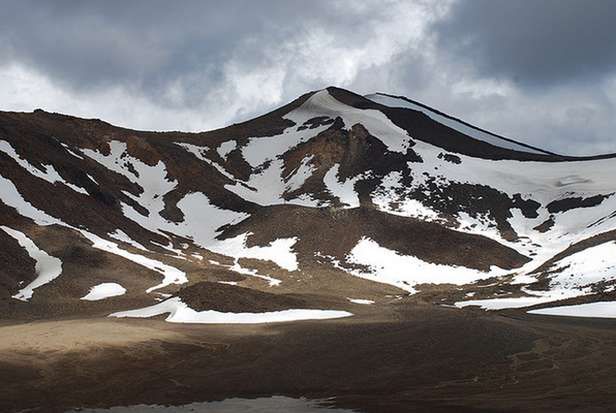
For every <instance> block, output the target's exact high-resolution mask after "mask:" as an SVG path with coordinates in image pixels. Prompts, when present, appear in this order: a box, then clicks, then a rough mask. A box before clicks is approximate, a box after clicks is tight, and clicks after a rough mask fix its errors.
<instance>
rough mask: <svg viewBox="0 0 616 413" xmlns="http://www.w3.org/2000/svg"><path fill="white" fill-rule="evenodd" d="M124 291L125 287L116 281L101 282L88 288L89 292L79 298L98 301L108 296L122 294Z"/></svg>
mask: <svg viewBox="0 0 616 413" xmlns="http://www.w3.org/2000/svg"><path fill="white" fill-rule="evenodd" d="M125 293H126V288H124V287H122V286H121V285H120V284H118V283H102V284H98V285H95V286H94V287H92V288H90V292H88V293H87V294H86V295H84V296H83V297H81V298H80V300H85V301H98V300H104V299H105V298H109V297H117V296H119V295H124V294H125Z"/></svg>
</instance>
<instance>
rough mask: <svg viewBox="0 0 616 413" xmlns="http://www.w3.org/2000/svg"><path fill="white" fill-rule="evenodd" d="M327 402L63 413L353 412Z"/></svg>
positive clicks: (285, 400)
mask: <svg viewBox="0 0 616 413" xmlns="http://www.w3.org/2000/svg"><path fill="white" fill-rule="evenodd" d="M327 405H328V402H327V400H308V399H304V398H299V399H293V398H290V397H282V396H273V397H261V398H257V399H239V398H233V399H226V400H222V401H216V402H200V403H191V404H185V405H183V406H160V405H145V404H139V405H135V406H116V407H111V408H109V409H75V410H68V411H67V412H66V413H270V412H289V413H325V412H328V413H329V412H332V413H352V412H353V410H346V409H335V408H330V407H327Z"/></svg>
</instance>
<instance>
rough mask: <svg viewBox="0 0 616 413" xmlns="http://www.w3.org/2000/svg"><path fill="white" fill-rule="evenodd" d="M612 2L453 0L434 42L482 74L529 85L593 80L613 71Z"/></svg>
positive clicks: (615, 15) (615, 13)
mask: <svg viewBox="0 0 616 413" xmlns="http://www.w3.org/2000/svg"><path fill="white" fill-rule="evenodd" d="M615 21H616V2H613V1H601V0H598V1H579V0H532V1H509V0H472V1H458V2H456V3H455V4H454V5H453V7H452V9H451V12H450V14H449V16H448V18H447V19H445V20H444V21H442V22H440V23H439V24H437V25H436V26H435V31H436V32H437V33H438V36H439V46H440V47H441V48H444V49H446V50H448V51H450V52H451V53H452V54H454V55H456V56H457V57H458V58H461V59H463V60H465V61H466V62H469V63H471V64H473V65H474V66H475V67H476V68H477V70H478V71H479V72H480V73H481V75H483V76H490V77H499V76H501V77H506V78H508V79H511V80H513V81H515V82H517V83H519V84H520V85H521V86H524V87H528V88H534V87H541V86H553V85H561V84H562V83H563V82H573V81H590V82H593V81H595V80H596V79H597V78H598V77H599V78H600V77H602V76H604V75H606V74H609V73H611V72H613V71H614V70H615V69H616V47H615V46H614V39H616V24H614V22H615Z"/></svg>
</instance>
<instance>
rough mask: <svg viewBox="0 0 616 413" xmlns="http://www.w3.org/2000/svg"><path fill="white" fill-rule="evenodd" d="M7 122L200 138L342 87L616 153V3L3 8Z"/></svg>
mask: <svg viewBox="0 0 616 413" xmlns="http://www.w3.org/2000/svg"><path fill="white" fill-rule="evenodd" d="M0 7H1V10H2V11H1V12H0V110H11V111H31V110H34V109H36V108H42V109H44V110H47V111H52V112H61V113H66V114H72V115H75V116H80V117H87V118H99V119H103V120H106V121H108V122H110V123H113V124H116V125H120V126H125V127H130V128H135V129H143V130H183V131H202V130H209V129H213V128H218V127H223V126H225V125H228V124H231V123H234V122H238V121H241V120H246V119H249V118H251V117H254V116H257V115H260V114H263V113H265V112H267V111H269V110H271V109H273V108H275V107H277V106H280V105H283V104H285V103H288V102H289V101H291V100H293V99H295V98H296V97H298V96H299V95H301V94H303V93H305V92H307V91H311V90H318V89H322V88H324V87H327V86H332V85H333V86H338V87H342V88H346V89H349V90H351V91H354V92H356V93H359V94H369V93H373V92H385V93H390V94H394V95H404V96H407V97H409V98H412V99H415V100H418V101H420V102H423V103H425V104H427V105H430V106H432V107H434V108H437V109H439V110H441V111H444V112H446V113H449V114H451V115H453V116H456V117H459V118H461V119H464V120H466V121H468V122H470V123H473V124H475V125H477V126H480V127H483V128H485V129H488V130H490V131H493V132H496V133H499V134H502V135H505V136H508V137H511V138H513V139H516V140H519V141H522V142H526V143H529V144H532V145H535V146H538V147H542V148H545V149H548V150H551V151H554V152H557V153H562V154H570V155H591V154H599V153H608V152H616V139H614V137H613V133H614V131H616V106H615V105H616V42H614V39H616V24H614V23H613V22H614V21H616V1H609V0H596V1H581V0H528V1H505V0H465V1H460V0H430V1H427V0H426V1H424V0H416V1H410V0H402V1H397V0H378V1H377V0H374V1H373V0H361V1H359V0H358V1H351V0H312V1H310V2H308V1H296V0H280V1H278V0H270V1H268V0H262V1H251V0H246V1H244V0H227V1H224V2H222V1H206V0H200V1H197V0H195V1H193V0H183V1H180V2H172V1H168V0H131V1H124V0H106V1H77V0H75V1H72V0H55V1H53V2H41V1H34V0H32V1H31V0H20V1H9V0H0Z"/></svg>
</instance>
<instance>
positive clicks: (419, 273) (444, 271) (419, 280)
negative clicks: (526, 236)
mask: <svg viewBox="0 0 616 413" xmlns="http://www.w3.org/2000/svg"><path fill="white" fill-rule="evenodd" d="M346 261H347V262H348V263H350V264H358V265H360V266H365V267H367V269H368V270H367V271H366V270H359V269H353V270H350V271H349V270H347V271H348V272H349V273H351V274H352V275H355V276H357V277H361V278H366V279H369V280H372V281H376V282H381V283H385V284H391V285H393V286H396V287H398V288H401V289H403V290H406V291H409V292H411V293H414V292H415V289H414V288H413V287H414V286H415V285H417V284H424V283H425V284H456V285H463V284H468V283H471V282H474V281H477V280H481V279H485V278H490V277H494V276H499V275H503V274H505V273H506V270H503V269H501V268H498V267H496V266H493V267H492V268H491V270H490V271H489V272H482V271H479V270H475V269H471V268H466V267H459V266H454V265H451V266H449V265H442V264H433V263H429V262H426V261H423V260H420V259H419V258H416V257H413V256H408V255H401V254H399V253H398V252H397V251H393V250H390V249H387V248H385V247H381V246H380V245H379V244H378V243H377V242H375V241H373V240H371V239H370V238H366V237H364V238H362V239H361V240H360V241H359V242H358V243H357V245H356V246H355V247H354V248H353V249H352V250H351V252H350V253H349V255H348V256H347V257H346Z"/></svg>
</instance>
